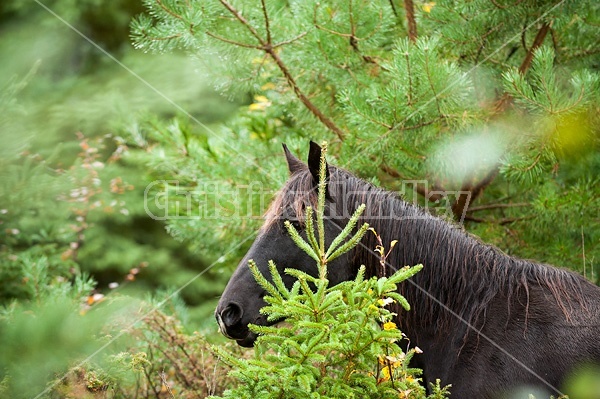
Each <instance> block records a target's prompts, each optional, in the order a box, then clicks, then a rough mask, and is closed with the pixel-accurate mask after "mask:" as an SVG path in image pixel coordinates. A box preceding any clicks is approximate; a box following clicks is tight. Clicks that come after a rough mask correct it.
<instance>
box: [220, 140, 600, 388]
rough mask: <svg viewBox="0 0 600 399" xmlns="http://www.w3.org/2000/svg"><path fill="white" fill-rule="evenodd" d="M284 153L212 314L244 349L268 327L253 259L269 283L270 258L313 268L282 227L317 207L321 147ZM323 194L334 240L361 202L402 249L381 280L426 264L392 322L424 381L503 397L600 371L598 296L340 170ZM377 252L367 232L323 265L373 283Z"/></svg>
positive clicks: (578, 281) (334, 273)
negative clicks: (257, 328)
mask: <svg viewBox="0 0 600 399" xmlns="http://www.w3.org/2000/svg"><path fill="white" fill-rule="evenodd" d="M284 149H285V154H286V158H287V162H288V166H289V170H290V179H289V180H288V182H287V183H286V185H285V186H284V188H283V189H282V190H281V192H280V194H279V196H278V197H277V198H276V199H275V201H274V202H273V204H272V205H271V207H270V209H269V211H268V212H267V214H266V223H265V225H264V226H263V228H262V230H261V232H260V234H259V236H258V237H257V239H256V241H255V242H254V244H253V245H252V247H251V248H250V250H249V251H248V254H247V255H246V256H245V257H244V259H243V260H242V261H241V263H240V265H239V266H238V268H237V270H236V271H235V273H234V274H233V276H232V277H231V280H230V281H229V283H228V285H227V287H226V289H225V291H224V293H223V295H222V297H221V300H220V302H219V305H218V307H217V310H216V317H217V321H218V323H219V326H220V329H221V331H222V332H223V334H225V335H226V336H227V337H229V338H232V339H236V340H237V342H238V343H239V344H240V345H242V346H252V344H253V343H254V341H255V339H256V335H255V334H254V333H252V332H251V331H250V330H249V329H248V324H249V323H254V324H259V325H264V324H266V318H265V316H263V315H261V314H260V313H259V309H260V308H261V307H262V306H264V305H265V302H264V300H263V296H264V295H265V293H264V292H263V290H262V289H261V288H260V287H259V286H258V284H256V282H255V281H254V279H253V277H252V275H251V274H250V271H249V268H248V266H247V262H248V260H249V259H254V261H255V262H256V264H257V265H258V267H259V269H260V270H261V271H262V273H263V274H264V275H268V268H267V262H268V260H270V259H272V260H274V261H275V263H276V264H277V267H278V269H280V270H283V269H284V268H287V267H293V268H297V269H301V270H303V271H306V272H308V273H311V274H313V275H314V274H316V271H317V270H316V266H315V264H314V261H313V260H312V259H311V258H310V257H309V256H308V255H306V254H305V253H304V252H303V251H302V250H300V249H299V248H297V247H296V246H295V245H294V243H293V242H292V240H291V238H290V237H289V236H288V234H287V232H286V229H285V228H284V227H283V222H284V221H285V220H290V221H292V222H293V223H294V224H295V225H296V226H297V227H298V228H302V225H303V224H302V215H303V214H304V209H305V207H306V206H307V205H311V206H313V207H314V205H315V203H316V188H315V187H316V182H317V176H318V168H319V158H320V154H321V149H320V147H319V146H318V145H316V144H314V143H311V149H310V152H309V159H308V165H306V164H304V163H302V162H301V161H300V160H298V159H297V158H295V157H294V156H293V155H292V154H290V153H289V151H288V150H287V148H285V146H284ZM327 190H328V191H327V204H326V211H325V213H326V231H325V237H326V240H327V241H331V240H332V239H333V238H334V237H335V236H336V235H337V234H338V233H339V232H340V230H341V228H342V227H343V226H344V225H345V223H346V222H347V221H348V218H349V215H352V213H353V212H354V211H355V210H356V208H357V207H358V206H359V205H360V204H363V203H364V204H365V205H366V211H365V213H364V215H363V221H365V222H367V223H369V224H370V225H371V226H372V227H373V228H374V229H375V230H376V231H377V232H378V233H379V234H380V236H381V238H382V240H383V242H384V243H389V242H390V241H392V240H398V245H397V246H396V247H395V248H394V250H393V251H392V252H391V254H390V256H389V258H388V259H387V261H388V271H386V273H391V272H393V270H396V269H397V268H399V267H402V266H404V265H415V264H418V263H422V264H423V265H424V268H423V270H422V271H421V272H420V273H418V274H417V275H416V276H415V277H413V278H412V279H411V280H409V281H408V282H405V283H403V285H402V286H401V287H400V292H401V294H402V295H404V296H405V297H406V298H407V299H408V301H409V303H410V304H411V306H412V310H411V311H409V312H405V311H403V310H401V309H398V310H397V311H398V317H397V321H396V323H397V325H398V326H399V328H400V329H401V330H402V331H403V332H404V333H406V335H407V336H408V337H409V338H410V340H411V342H410V344H411V345H412V346H418V347H419V348H420V349H422V351H423V353H422V354H421V355H418V356H417V357H416V358H415V363H416V364H415V366H416V367H420V368H422V369H423V378H424V381H425V382H426V383H428V382H433V381H435V379H437V378H439V379H441V382H442V384H443V385H445V384H452V389H451V392H452V397H453V398H468V399H470V398H477V399H479V398H497V397H508V395H509V394H513V393H514V392H515V390H517V389H520V388H523V387H525V388H527V389H534V390H535V389H537V392H544V393H550V394H553V395H556V394H560V393H561V392H560V390H559V389H560V388H561V386H562V384H563V382H564V379H565V377H567V376H568V375H569V374H570V373H573V372H576V371H577V370H578V368H579V367H582V366H584V365H589V364H600V288H599V287H597V286H595V285H593V284H591V283H590V282H589V281H587V280H586V279H584V278H583V277H581V276H580V275H578V274H575V273H573V272H570V271H568V270H563V269H559V268H556V267H553V266H549V265H543V264H538V263H534V262H531V261H527V260H521V259H517V258H514V257H511V256H508V255H506V254H504V253H502V252H501V251H500V250H499V249H497V248H495V247H492V246H490V245H486V244H483V243H481V242H480V241H478V240H477V239H476V238H475V237H473V236H471V235H469V234H467V233H466V232H465V231H464V230H462V229H461V228H458V227H456V226H454V225H451V224H449V223H448V222H446V221H443V220H441V219H439V218H436V217H434V216H431V215H430V214H429V213H427V212H426V211H424V210H423V209H420V208H418V207H415V206H413V205H411V204H409V203H407V202H405V201H403V200H402V199H400V198H399V197H398V196H396V195H395V194H392V193H390V192H386V191H383V190H381V189H378V188H376V187H374V186H372V185H371V184H369V183H367V182H365V181H363V180H360V179H358V178H357V177H355V176H353V175H352V174H350V173H349V172H347V171H344V170H342V169H339V168H335V167H332V166H328V185H327ZM376 244H377V243H376V242H375V241H374V237H373V236H372V235H366V236H365V238H364V239H363V241H362V242H361V244H360V245H358V246H357V247H356V248H355V249H354V250H353V251H351V252H350V253H348V254H346V255H345V256H342V257H340V258H337V259H336V260H335V261H334V262H333V263H332V264H330V265H329V268H328V270H329V275H328V277H329V280H330V283H331V284H337V283H339V282H341V281H345V280H349V279H352V278H353V277H354V276H355V274H356V272H357V270H358V268H359V266H360V265H365V266H366V267H367V271H368V273H370V274H371V275H377V274H378V273H379V274H381V270H378V269H379V268H378V267H377V266H378V260H379V258H378V256H377V255H376V254H375V253H374V252H373V251H372V249H373V248H375V246H376ZM282 275H283V273H282ZM286 283H287V284H289V285H291V284H292V281H286ZM511 397H514V396H511Z"/></svg>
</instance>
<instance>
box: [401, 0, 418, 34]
mask: <svg viewBox="0 0 600 399" xmlns="http://www.w3.org/2000/svg"><path fill="white" fill-rule="evenodd" d="M404 10H405V11H406V22H407V25H408V38H409V39H410V41H411V42H413V43H416V42H417V21H416V20H415V5H414V4H413V0H404Z"/></svg>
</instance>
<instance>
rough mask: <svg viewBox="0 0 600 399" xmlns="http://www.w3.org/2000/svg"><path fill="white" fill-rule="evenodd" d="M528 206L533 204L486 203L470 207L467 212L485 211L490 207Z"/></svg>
mask: <svg viewBox="0 0 600 399" xmlns="http://www.w3.org/2000/svg"><path fill="white" fill-rule="evenodd" d="M526 206H531V204H530V203H528V202H518V203H512V204H486V205H480V206H473V207H471V208H469V209H468V210H467V212H469V213H471V212H478V211H484V210H488V209H499V208H515V207H526Z"/></svg>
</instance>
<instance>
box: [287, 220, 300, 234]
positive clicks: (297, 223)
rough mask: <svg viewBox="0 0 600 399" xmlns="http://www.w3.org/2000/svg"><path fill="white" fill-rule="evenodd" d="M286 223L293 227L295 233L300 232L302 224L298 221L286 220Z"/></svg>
mask: <svg viewBox="0 0 600 399" xmlns="http://www.w3.org/2000/svg"><path fill="white" fill-rule="evenodd" d="M288 222H290V224H291V225H292V226H294V228H295V229H296V230H297V231H300V230H302V227H303V226H302V223H300V221H299V220H298V219H288Z"/></svg>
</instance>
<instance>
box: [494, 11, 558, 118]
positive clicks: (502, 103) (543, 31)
mask: <svg viewBox="0 0 600 399" xmlns="http://www.w3.org/2000/svg"><path fill="white" fill-rule="evenodd" d="M551 26H552V22H544V24H543V25H542V27H541V28H540V30H539V31H538V33H537V35H536V36H535V39H533V43H532V44H531V47H530V48H529V51H527V54H525V58H524V59H523V62H522V63H521V65H520V66H519V69H518V71H519V73H520V74H521V75H525V73H527V71H528V70H529V67H530V66H531V61H532V60H533V54H534V53H535V50H537V49H538V48H539V47H540V46H541V45H542V43H544V39H545V38H546V35H547V34H548V31H549V30H550V27H551ZM512 102H513V98H512V96H511V95H510V94H508V93H504V95H503V96H502V97H501V98H500V100H499V101H498V103H497V104H496V107H495V113H497V114H499V113H502V112H504V111H506V110H507V109H508V107H510V105H512Z"/></svg>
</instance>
